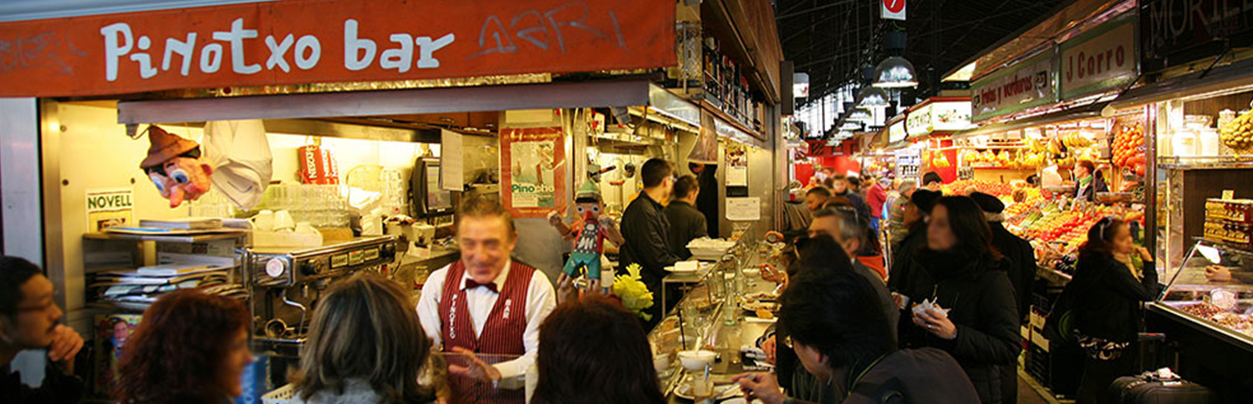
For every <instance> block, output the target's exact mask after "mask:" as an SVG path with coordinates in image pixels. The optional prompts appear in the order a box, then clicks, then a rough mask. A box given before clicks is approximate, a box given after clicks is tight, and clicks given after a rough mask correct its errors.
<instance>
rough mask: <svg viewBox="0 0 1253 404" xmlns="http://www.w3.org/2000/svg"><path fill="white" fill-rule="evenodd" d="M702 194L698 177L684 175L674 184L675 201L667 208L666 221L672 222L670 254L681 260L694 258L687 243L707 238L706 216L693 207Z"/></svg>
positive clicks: (672, 200) (671, 201)
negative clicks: (697, 181) (697, 180)
mask: <svg viewBox="0 0 1253 404" xmlns="http://www.w3.org/2000/svg"><path fill="white" fill-rule="evenodd" d="M699 194H700V185H699V184H697V183H696V177H693V176H690V175H684V176H682V177H679V179H678V181H675V182H674V199H671V200H670V204H669V205H667V206H666V211H665V212H666V219H667V220H669V221H670V252H672V253H674V254H675V255H677V256H679V258H681V259H688V258H691V257H692V252H691V251H688V249H687V243H688V242H691V241H692V240H695V239H698V238H701V237H705V236H706V235H708V234H709V233H706V230H707V228H706V227H705V215H704V214H702V213H700V211H699V210H696V207H695V206H692V204H694V203H695V202H696V198H697V195H699Z"/></svg>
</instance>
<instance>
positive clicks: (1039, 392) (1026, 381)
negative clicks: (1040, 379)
mask: <svg viewBox="0 0 1253 404" xmlns="http://www.w3.org/2000/svg"><path fill="white" fill-rule="evenodd" d="M1066 403H1074V401H1069V400H1064V401H1058V400H1057V399H1055V398H1053V397H1052V396H1051V395H1050V394H1049V392H1048V390H1045V389H1044V388H1043V387H1040V385H1039V384H1038V383H1035V381H1034V380H1031V379H1030V376H1027V375H1026V374H1024V373H1023V372H1022V369H1019V370H1018V404H1066Z"/></svg>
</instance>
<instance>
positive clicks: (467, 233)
mask: <svg viewBox="0 0 1253 404" xmlns="http://www.w3.org/2000/svg"><path fill="white" fill-rule="evenodd" d="M674 171H675V170H674V168H673V165H671V164H670V163H667V162H665V161H662V160H656V159H654V160H650V161H649V162H647V163H645V164H644V165H643V167H642V168H641V173H640V175H641V180H642V183H643V188H644V189H643V192H641V193H640V195H639V197H638V198H636V199H635V200H634V201H633V202H632V203H631V204H630V206H629V207H628V208H627V209H626V212H625V214H624V216H625V217H624V219H623V225H622V227H623V228H622V235H623V237H624V238H625V242H624V243H623V245H622V255H621V257H620V258H621V261H622V265H623V266H626V265H629V264H632V263H635V264H639V265H640V266H641V267H642V268H643V271H642V273H641V275H642V277H643V278H644V283H645V284H646V285H647V286H648V287H649V289H650V290H654V291H656V290H657V289H654V288H658V287H660V284H661V277H662V275H663V274H664V272H663V268H664V267H665V266H667V265H672V264H674V262H676V261H679V260H681V259H683V258H684V257H685V256H686V255H688V254H689V253H687V252H686V251H683V249H682V248H681V247H682V246H684V245H686V243H678V242H676V241H675V240H673V239H672V237H684V238H688V237H699V236H701V235H703V234H705V233H704V232H705V230H706V223H705V222H704V221H703V219H704V217H703V215H702V214H701V212H700V211H698V210H696V209H693V208H692V205H693V204H694V203H696V200H697V198H698V195H699V192H700V184H699V181H697V179H696V178H694V177H691V176H685V177H676V176H675V173H674ZM937 182H939V180H938V178H932V176H931V175H930V174H928V175H927V176H924V177H923V183H922V184H921V186H919V185H918V184H915V183H913V182H909V181H905V182H900V183H899V184H890V183H884V182H881V181H877V180H875V179H873V178H869V179H861V178H857V177H843V176H839V175H831V176H830V177H828V178H827V179H826V183H827V185H821V186H814V187H811V188H810V189H808V190H805V191H803V196H801V195H802V192H801V191H800V187H799V183H794V184H793V185H796V186H797V187H796V188H797V190H793V192H792V193H791V194H790V195H791V198H790V199H791V201H789V203H788V204H787V205H785V206H784V210H785V213H786V214H785V216H786V217H790V219H789V220H786V221H785V222H786V226H785V228H783V229H781V230H783V231H782V232H778V233H772V234H770V235H768V237H772V238H781V239H786V240H788V241H789V242H791V243H792V245H793V246H794V249H795V257H796V259H795V260H794V262H793V263H792V264H791V265H790V266H789V267H788V269H787V272H788V274H789V276H788V278H787V281H786V282H785V289H784V290H783V293H782V295H781V297H780V309H779V313H778V317H779V322H778V323H777V326H775V327H771V329H770V330H769V331H768V332H767V334H766V335H763V336H762V338H761V339H760V340H759V341H760V345H761V347H762V349H763V350H765V351H766V352H767V354H768V356H769V360H770V361H771V362H773V363H774V364H775V365H776V368H777V371H776V372H773V373H751V374H744V375H740V376H738V377H736V378H735V381H736V382H737V383H738V384H739V385H740V387H741V389H742V390H743V391H744V392H745V393H746V395H747V396H748V397H749V398H750V399H753V398H755V399H760V400H761V401H763V402H765V403H768V404H780V403H784V402H791V403H801V402H813V403H839V402H843V403H883V402H893V403H900V402H904V403H973V402H982V403H987V404H997V403H1014V402H1016V399H1017V395H1018V392H1017V386H1018V384H1017V375H1016V359H1017V357H1018V355H1019V352H1020V350H1021V343H1020V337H1019V335H1018V329H1019V325H1020V324H1021V322H1022V321H1023V316H1024V315H1025V313H1024V311H1025V301H1026V300H1025V299H1026V296H1028V295H1029V293H1030V292H1029V290H1028V289H1029V287H1030V280H1031V276H1033V273H1034V262H1031V260H1033V255H1032V251H1031V249H1030V248H1031V247H1030V245H1029V244H1026V243H1025V241H1022V240H1021V239H1019V238H1017V237H1015V236H1014V235H1012V234H1010V233H1008V232H1007V231H1005V230H1004V228H1003V227H1002V226H1001V225H1000V224H999V222H1000V217H999V216H1000V212H1001V211H1002V210H1003V209H1004V205H1003V204H1001V203H1000V201H999V200H997V199H996V198H995V197H991V196H988V195H983V194H979V193H975V194H973V195H971V196H943V195H942V194H941V193H940V192H938V191H937V190H936V187H937V185H936V183H937ZM861 183H865V184H866V185H865V186H864V187H862V186H861ZM859 187H861V188H860V189H863V190H864V193H863V192H859V191H858V189H859ZM801 198H803V202H802V201H801V200H800V199H801ZM661 201H667V202H668V203H666V204H663V203H661ZM802 225H803V227H802ZM878 226H886V227H887V229H886V233H888V234H890V237H885V238H884V240H886V241H884V242H882V243H881V242H880V241H879V240H880V237H879V232H878V231H877V230H876V227H878ZM517 237H518V233H517V230H516V228H515V226H514V221H513V218H512V216H511V215H510V213H509V211H508V210H507V209H505V208H504V207H503V206H501V205H500V203H499V202H498V201H496V200H494V199H490V198H472V199H470V200H468V201H466V202H465V203H464V204H463V205H462V206H461V207H460V209H459V210H458V222H457V239H458V242H459V244H460V248H461V259H460V260H459V261H457V262H455V263H453V264H451V265H449V266H448V267H445V268H442V269H439V270H437V271H435V272H433V273H432V274H431V275H430V277H429V278H428V280H427V281H426V283H425V284H424V286H423V288H422V294H421V297H420V298H419V299H418V301H417V302H416V303H415V302H413V300H412V299H411V298H410V297H409V294H408V293H407V292H406V290H405V289H404V288H403V287H402V286H401V285H400V284H398V283H396V282H394V281H392V280H389V279H386V278H383V277H381V276H378V275H374V274H369V273H362V274H358V275H355V276H353V277H351V278H350V279H346V280H343V281H340V282H337V283H335V284H333V286H331V287H330V288H329V289H328V290H327V291H326V293H325V294H324V295H323V296H322V300H321V301H320V303H319V304H318V305H317V307H316V309H315V310H314V313H313V315H312V318H313V320H312V323H311V326H310V329H309V332H308V339H307V341H306V344H305V347H304V349H303V351H302V356H301V360H300V366H299V371H298V372H296V373H295V374H294V375H292V376H291V380H292V381H293V385H294V386H295V389H296V397H295V402H298V403H308V404H330V403H375V402H385V403H426V402H457V400H456V399H455V398H454V397H459V398H461V401H463V402H498V403H510V402H517V403H520V402H523V400H524V392H523V391H521V390H509V389H502V388H498V383H499V382H500V381H501V380H503V379H506V378H512V377H515V376H519V375H522V374H526V373H528V371H530V370H532V369H533V371H534V372H535V374H536V377H537V380H535V390H534V394H533V396H532V398H531V399H532V401H533V402H536V403H663V402H665V400H666V399H665V397H664V395H663V392H662V391H661V387H660V386H659V384H658V380H657V373H656V370H655V369H654V367H653V363H652V357H653V356H652V352H651V348H650V346H649V343H648V340H647V337H646V330H647V329H649V323H648V322H643V321H641V320H640V318H639V317H638V316H637V315H636V314H634V313H632V312H629V311H627V310H626V309H624V308H623V307H622V305H621V303H620V302H618V301H617V300H614V299H611V298H608V297H605V296H601V295H596V294H588V295H584V296H582V297H577V295H576V297H575V298H573V299H566V300H565V301H562V302H560V304H558V302H557V295H558V293H557V292H556V291H555V289H554V286H553V285H552V283H551V282H550V281H549V280H548V278H547V277H546V276H545V275H543V274H542V273H541V272H540V271H537V270H535V269H534V268H531V267H529V266H527V265H526V264H524V263H522V262H518V261H516V260H513V259H512V258H510V256H511V253H512V251H513V249H514V246H515V245H516V243H517ZM881 244H882V245H881ZM1133 254H1138V255H1140V258H1141V259H1142V260H1143V261H1145V262H1149V264H1147V265H1148V266H1147V267H1148V268H1152V266H1151V261H1152V257H1151V256H1150V255H1149V254H1148V252H1147V251H1145V250H1143V249H1142V248H1139V249H1137V248H1135V247H1134V245H1133V244H1132V242H1131V238H1130V236H1129V231H1128V228H1127V225H1126V223H1124V222H1122V221H1120V220H1118V219H1114V218H1107V219H1104V220H1102V221H1100V222H1098V223H1097V224H1096V225H1095V226H1094V227H1093V228H1092V229H1091V230H1089V241H1088V242H1087V244H1085V245H1084V246H1083V249H1082V253H1081V255H1080V258H1079V265H1078V272H1077V273H1076V275H1075V278H1074V283H1073V285H1075V287H1076V288H1081V289H1082V290H1083V292H1084V293H1078V294H1077V296H1080V297H1079V298H1077V299H1076V302H1075V306H1076V308H1077V309H1080V310H1079V311H1078V312H1079V313H1082V314H1080V315H1079V316H1078V318H1077V321H1076V322H1075V327H1074V329H1073V330H1068V331H1073V333H1074V335H1075V336H1076V339H1077V341H1078V343H1079V344H1080V345H1081V346H1082V347H1083V348H1084V349H1085V350H1086V353H1087V357H1088V359H1087V361H1086V362H1085V365H1084V369H1083V389H1082V391H1081V393H1080V396H1079V402H1081V403H1093V402H1101V401H1100V400H1101V399H1102V398H1103V397H1102V394H1103V392H1104V391H1105V389H1104V388H1105V387H1106V386H1108V385H1109V383H1110V382H1112V381H1113V378H1115V377H1118V376H1122V375H1128V374H1130V373H1133V370H1134V369H1132V366H1133V364H1134V359H1133V356H1134V349H1132V348H1131V346H1132V344H1133V343H1134V337H1135V334H1136V332H1137V330H1138V328H1137V327H1139V325H1138V324H1139V323H1138V321H1139V320H1138V319H1139V318H1140V315H1139V312H1138V310H1139V304H1138V303H1139V302H1140V301H1144V300H1149V299H1151V298H1152V297H1153V296H1154V295H1155V294H1156V293H1157V289H1156V288H1157V286H1158V284H1157V279H1156V273H1155V271H1153V270H1146V271H1138V270H1137V269H1136V268H1135V266H1134V265H1132V264H1131V263H1132V260H1131V258H1130V257H1131V256H1132V255H1133ZM888 263H890V265H888ZM42 273H43V272H42V271H41V270H40V269H39V268H38V267H37V266H35V265H34V264H31V263H30V262H28V261H26V260H23V259H20V258H12V257H5V258H4V259H3V261H0V337H3V338H0V361H2V362H0V363H3V365H4V368H3V370H0V402H4V403H72V402H78V401H79V400H80V399H81V397H82V395H83V392H84V388H83V384H82V381H81V380H79V379H78V378H76V377H75V376H73V375H74V359H75V357H76V355H77V353H78V351H79V350H80V349H81V347H82V346H83V340H82V338H81V337H80V336H79V335H78V334H77V333H75V332H74V331H73V330H72V329H70V328H68V327H66V326H64V325H61V324H60V323H61V320H62V316H63V315H64V313H62V311H61V310H60V309H59V308H58V307H57V306H56V304H54V300H53V294H54V292H55V291H54V290H53V285H52V283H51V282H49V280H48V279H47V278H45V277H44V275H42ZM655 306H660V305H655ZM663 309H664V308H661V307H656V308H655V309H653V313H654V317H653V318H654V321H656V320H655V319H658V318H660V317H661V311H662V310H663ZM249 324H250V317H249V313H248V310H247V309H246V308H245V307H244V306H243V304H241V303H240V302H238V301H234V300H230V299H227V298H223V297H219V296H214V295H208V294H204V293H201V292H198V291H195V290H184V291H177V292H173V293H168V294H165V295H164V296H163V297H161V298H160V299H158V300H157V301H156V303H154V304H153V305H152V306H151V307H149V308H148V310H147V311H145V313H144V315H143V320H142V322H141V323H140V325H139V327H138V328H137V329H136V331H135V333H134V335H133V336H132V337H131V340H130V342H129V343H128V346H127V349H126V350H125V351H124V352H123V353H122V360H121V363H120V365H119V371H118V379H119V387H118V389H117V391H116V393H115V398H116V399H117V400H118V401H119V402H121V403H126V404H148V403H154V404H161V403H222V402H226V401H228V399H229V398H230V397H234V396H238V395H240V394H241V390H242V387H241V379H242V374H243V373H244V371H245V369H246V368H247V367H248V366H249V364H250V363H252V361H253V354H252V352H250V350H249V345H248V343H249V334H250V328H249ZM29 349H46V356H47V359H48V360H49V362H50V363H52V364H53V366H49V367H47V374H46V375H45V377H44V382H43V384H42V386H41V387H39V388H31V387H28V386H26V385H24V384H22V383H21V382H20V380H19V378H18V377H17V376H16V374H11V372H10V369H9V364H10V362H11V361H12V360H13V358H14V356H15V355H16V354H17V353H18V352H19V351H23V350H29ZM435 353H441V354H435ZM483 356H502V357H505V358H507V359H508V360H502V361H493V360H489V359H485V358H483ZM489 362H495V363H489ZM442 372H448V374H450V375H451V376H452V377H446V378H445V377H440V376H441V375H442ZM443 380H447V383H444V382H441V381H443ZM450 400H451V401H450Z"/></svg>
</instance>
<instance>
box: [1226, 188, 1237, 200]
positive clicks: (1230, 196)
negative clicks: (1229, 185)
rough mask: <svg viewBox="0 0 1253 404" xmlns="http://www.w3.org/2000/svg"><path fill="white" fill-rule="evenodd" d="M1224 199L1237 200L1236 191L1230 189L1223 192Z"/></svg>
mask: <svg viewBox="0 0 1253 404" xmlns="http://www.w3.org/2000/svg"><path fill="white" fill-rule="evenodd" d="M1223 199H1236V191H1233V190H1230V189H1224V190H1223Z"/></svg>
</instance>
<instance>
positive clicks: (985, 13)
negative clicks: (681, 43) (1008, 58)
mask: <svg viewBox="0 0 1253 404" xmlns="http://www.w3.org/2000/svg"><path fill="white" fill-rule="evenodd" d="M1072 1H1074V0H909V3H908V9H907V12H908V15H909V16H908V18H909V19H908V20H907V21H904V22H887V21H884V20H880V19H879V1H875V0H775V1H774V5H775V20H776V22H777V25H778V27H779V39H780V41H781V42H782V44H783V53H784V58H785V59H786V60H791V61H793V62H794V63H795V70H796V71H797V72H807V73H809V80H810V98H809V99H808V100H817V99H820V98H822V97H823V96H825V95H827V94H831V93H833V92H835V91H836V90H838V89H839V88H840V87H842V86H844V85H845V84H848V83H852V82H855V81H858V80H857V79H858V75H859V73H860V69H861V68H862V67H865V66H874V65H875V64H876V63H878V62H879V61H880V60H882V59H884V58H886V57H887V56H888V54H887V53H886V51H885V50H884V47H883V36H884V33H886V32H889V31H894V30H902V29H903V30H904V31H905V32H906V33H907V34H908V37H909V39H908V42H907V45H906V49H905V54H904V56H905V58H906V59H909V60H910V61H911V62H913V64H914V66H915V67H916V68H917V72H918V75H919V77H920V81H921V82H920V84H919V87H918V89H917V90H914V91H913V95H915V96H916V97H917V98H925V97H926V96H929V95H933V94H935V93H936V92H937V91H938V90H939V89H940V80H941V78H942V75H944V74H945V73H947V72H949V71H950V70H953V69H955V68H957V67H960V65H961V64H963V63H965V62H967V61H968V60H969V59H970V58H971V57H973V56H976V55H978V54H979V53H981V52H984V51H985V50H987V49H988V47H990V46H992V45H995V44H997V43H1001V42H1002V41H1003V40H1006V39H1008V38H1011V37H1014V36H1017V35H1019V34H1020V33H1022V32H1025V30H1026V29H1028V28H1029V27H1032V26H1034V25H1035V23H1036V22H1038V21H1042V20H1043V19H1045V18H1047V17H1048V16H1050V15H1052V14H1053V13H1054V12H1055V11H1056V10H1059V9H1060V8H1061V7H1062V6H1064V5H1065V4H1068V3H1071V2H1072ZM907 98H908V97H907ZM808 100H805V101H800V102H801V103H802V104H803V103H805V102H808Z"/></svg>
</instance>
